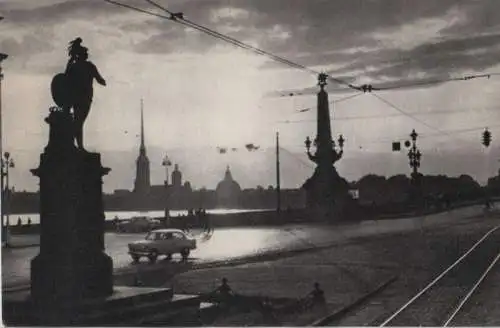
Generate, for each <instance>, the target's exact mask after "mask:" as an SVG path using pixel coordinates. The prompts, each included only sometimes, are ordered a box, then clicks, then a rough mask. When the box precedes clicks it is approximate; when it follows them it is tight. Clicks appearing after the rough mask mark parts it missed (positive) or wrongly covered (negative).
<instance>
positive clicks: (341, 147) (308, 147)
mask: <svg viewBox="0 0 500 328" xmlns="http://www.w3.org/2000/svg"><path fill="white" fill-rule="evenodd" d="M337 142H338V145H339V147H338V148H339V152H338V153H337V151H335V141H334V140H332V150H333V152H334V153H335V155H337V156H338V154H340V153H341V152H343V150H344V143H345V139H344V136H343V135H339V137H338V139H337ZM304 144H305V146H306V151H307V154H308V155H309V157H316V155H315V156H313V155H312V154H311V145H314V146H315V147H316V152H317V150H318V149H317V148H318V140H317V139H314V141H311V139H310V138H309V137H306V140H305V141H304Z"/></svg>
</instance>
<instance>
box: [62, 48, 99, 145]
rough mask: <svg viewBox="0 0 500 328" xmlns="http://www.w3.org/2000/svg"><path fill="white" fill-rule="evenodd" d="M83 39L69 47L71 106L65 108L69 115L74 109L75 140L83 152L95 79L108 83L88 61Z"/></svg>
mask: <svg viewBox="0 0 500 328" xmlns="http://www.w3.org/2000/svg"><path fill="white" fill-rule="evenodd" d="M81 43H82V39H81V38H76V39H75V40H73V41H71V42H70V46H69V47H68V55H69V57H70V58H69V60H68V64H67V66H66V72H65V75H66V78H67V82H68V83H69V86H68V88H67V93H68V97H67V98H68V99H69V100H70V103H69V104H66V105H65V107H64V108H63V110H64V111H66V112H68V113H69V108H70V107H73V116H74V128H75V138H76V143H77V146H78V148H79V149H81V150H83V149H84V147H83V124H84V123H85V119H86V118H87V115H88V114H89V111H90V106H91V104H92V98H93V93H94V91H93V87H92V84H93V81H94V79H95V80H96V81H97V82H98V83H99V84H101V85H103V86H105V85H106V81H105V80H104V79H103V78H102V76H101V75H100V74H99V71H98V70H97V67H96V66H95V65H94V64H93V63H92V62H90V61H89V60H88V57H89V54H88V49H87V48H86V47H83V46H82V45H81Z"/></svg>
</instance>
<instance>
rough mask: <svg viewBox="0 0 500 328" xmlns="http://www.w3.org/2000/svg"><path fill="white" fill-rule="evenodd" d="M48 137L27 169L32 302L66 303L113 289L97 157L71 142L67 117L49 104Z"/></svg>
mask: <svg viewBox="0 0 500 328" xmlns="http://www.w3.org/2000/svg"><path fill="white" fill-rule="evenodd" d="M46 121H47V122H48V123H49V124H50V135H49V142H48V144H47V147H45V151H44V152H43V153H42V154H41V155H40V164H39V167H38V168H36V169H34V170H32V173H33V174H34V175H36V176H37V177H39V178H40V253H39V254H38V255H37V256H36V257H35V258H34V259H33V260H32V262H31V296H32V298H33V300H34V302H36V303H37V306H39V307H40V308H44V307H45V306H46V305H47V306H51V307H52V306H53V307H59V306H60V305H72V304H74V303H75V304H76V303H78V302H80V301H81V300H84V299H86V298H93V297H105V296H109V295H110V294H111V293H112V292H113V263H112V260H111V258H110V257H109V256H107V255H106V254H105V253H104V228H105V226H104V221H105V217H104V204H103V197H102V183H103V182H102V177H103V176H104V175H106V174H107V173H108V172H109V171H110V169H108V168H105V167H103V166H102V165H101V156H100V154H98V153H90V152H87V151H84V150H81V149H77V148H76V147H75V146H74V144H73V120H72V117H71V115H70V114H69V113H68V112H65V111H61V110H57V109H53V110H51V112H50V114H49V117H48V118H47V119H46Z"/></svg>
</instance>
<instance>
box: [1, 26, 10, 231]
mask: <svg viewBox="0 0 500 328" xmlns="http://www.w3.org/2000/svg"><path fill="white" fill-rule="evenodd" d="M2 19H3V17H1V16H0V20H2ZM7 57H8V55H7V54H4V53H1V52H0V155H1V154H2V149H3V147H2V144H3V137H2V80H3V73H2V62H3V61H4V60H5V59H7ZM0 192H1V194H2V196H1V198H2V206H0V207H1V209H0V214H1V215H0V216H1V220H2V228H3V227H4V212H3V208H4V205H3V204H4V201H5V199H4V184H3V169H2V176H1V179H0Z"/></svg>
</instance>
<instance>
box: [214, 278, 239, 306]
mask: <svg viewBox="0 0 500 328" xmlns="http://www.w3.org/2000/svg"><path fill="white" fill-rule="evenodd" d="M210 294H211V296H213V297H214V298H215V299H216V300H217V302H219V303H227V302H228V301H229V300H230V299H231V298H232V297H233V296H234V294H233V290H232V289H231V287H230V286H229V284H228V283H227V278H222V284H221V285H220V286H219V287H217V288H216V289H215V290H214V291H213V292H211V293H210Z"/></svg>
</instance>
